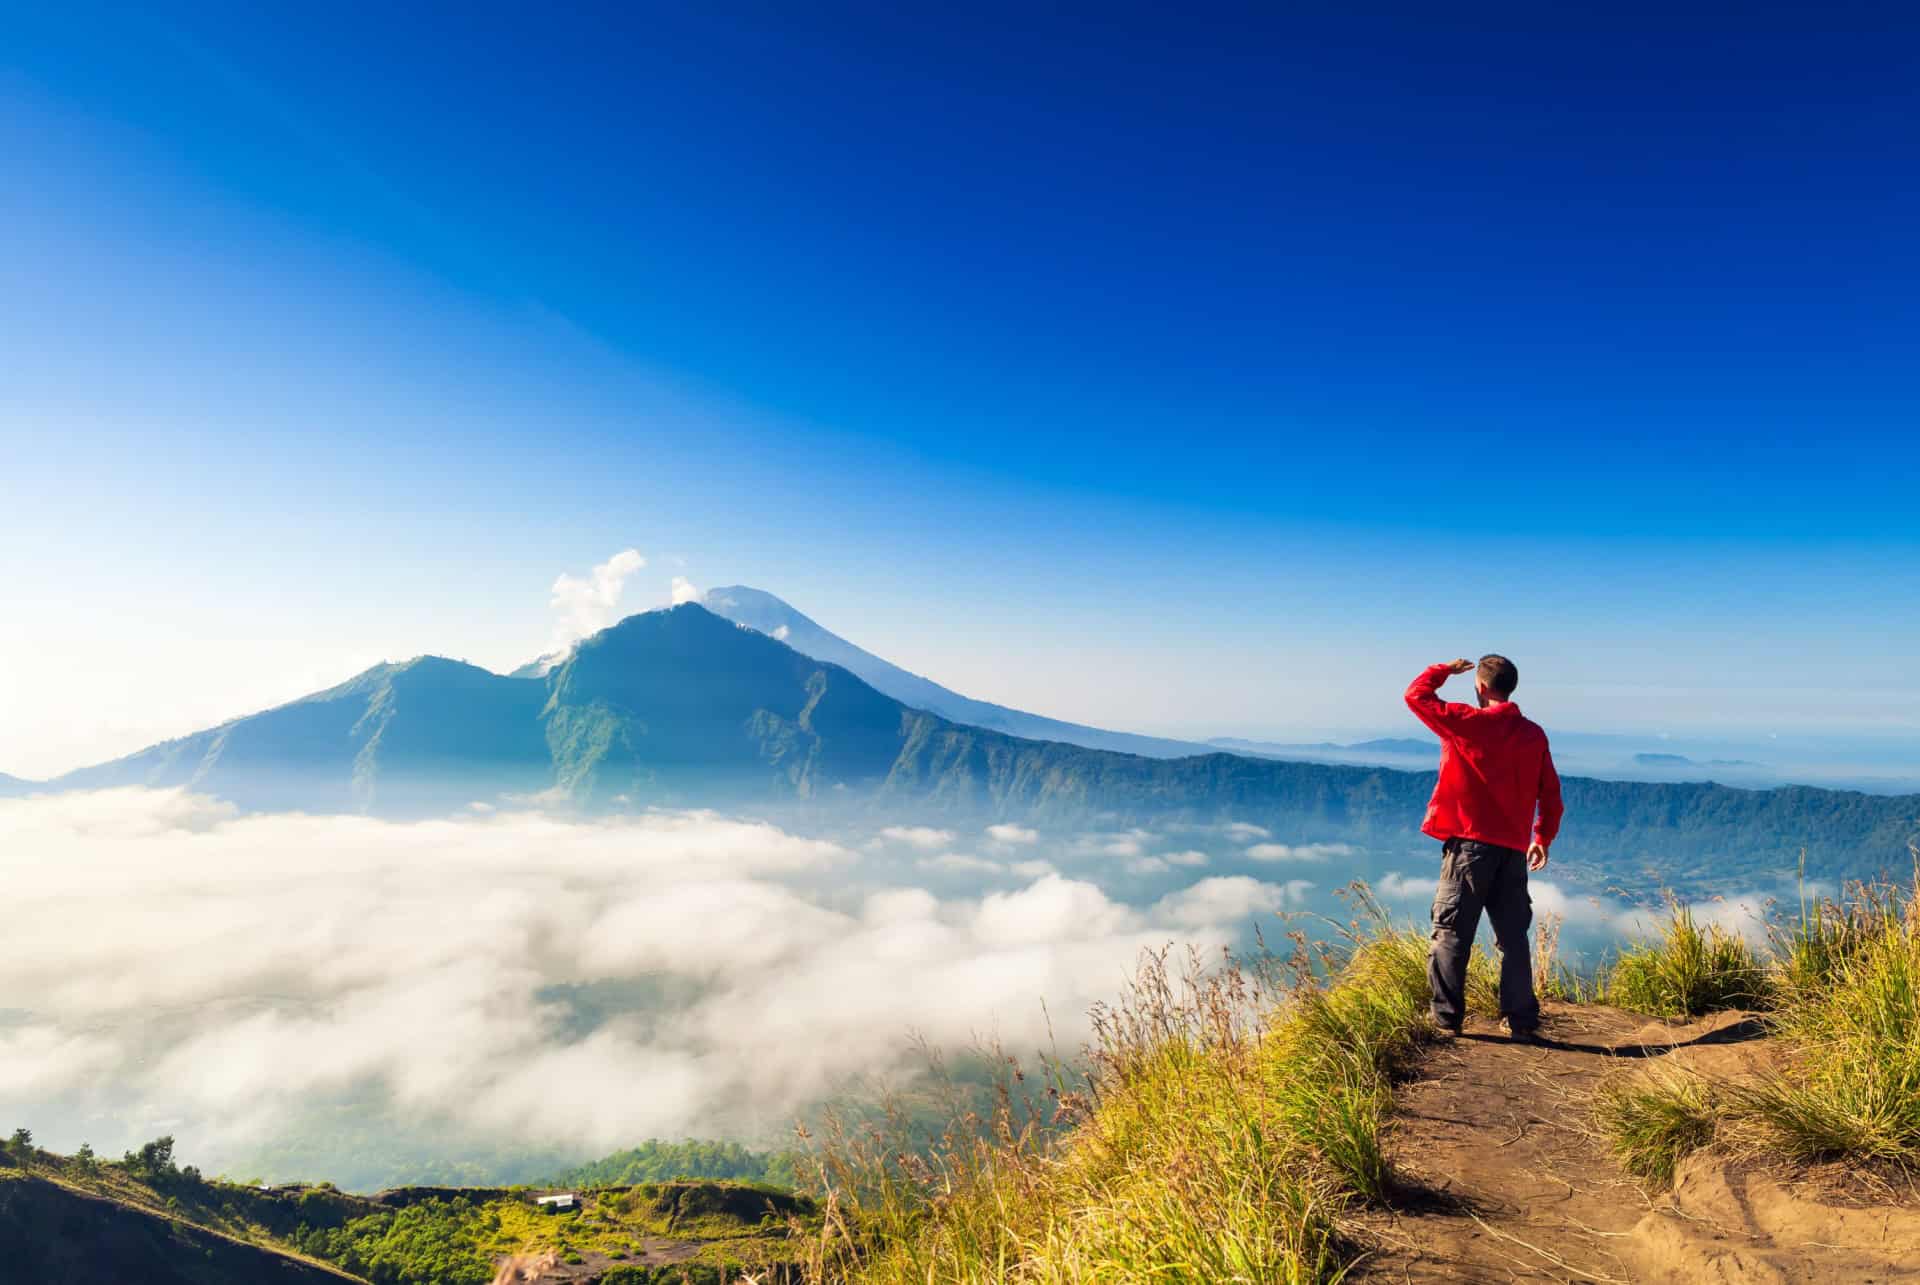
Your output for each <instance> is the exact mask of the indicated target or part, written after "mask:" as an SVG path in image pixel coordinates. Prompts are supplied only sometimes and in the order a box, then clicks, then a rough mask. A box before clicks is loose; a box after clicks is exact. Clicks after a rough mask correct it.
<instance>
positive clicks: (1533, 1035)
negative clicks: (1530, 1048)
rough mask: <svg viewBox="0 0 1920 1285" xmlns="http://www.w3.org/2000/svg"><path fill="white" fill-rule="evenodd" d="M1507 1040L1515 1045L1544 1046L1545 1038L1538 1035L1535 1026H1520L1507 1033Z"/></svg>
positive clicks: (1538, 1030)
mask: <svg viewBox="0 0 1920 1285" xmlns="http://www.w3.org/2000/svg"><path fill="white" fill-rule="evenodd" d="M1507 1038H1508V1039H1510V1040H1512V1041H1513V1042H1514V1043H1515V1044H1545V1043H1546V1042H1547V1037H1546V1036H1544V1035H1542V1034H1541V1033H1540V1028H1539V1027H1537V1026H1522V1027H1520V1028H1518V1029H1516V1030H1511V1031H1508V1032H1507Z"/></svg>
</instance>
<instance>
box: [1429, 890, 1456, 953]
mask: <svg viewBox="0 0 1920 1285" xmlns="http://www.w3.org/2000/svg"><path fill="white" fill-rule="evenodd" d="M1459 932H1460V884H1459V883H1458V882H1457V881H1456V880H1453V879H1451V878H1448V877H1447V875H1445V874H1442V875H1441V876H1440V887H1439V890H1438V891H1436V892H1435V893H1434V894H1433V939H1434V940H1435V941H1439V940H1440V939H1441V938H1442V937H1454V936H1458V935H1459Z"/></svg>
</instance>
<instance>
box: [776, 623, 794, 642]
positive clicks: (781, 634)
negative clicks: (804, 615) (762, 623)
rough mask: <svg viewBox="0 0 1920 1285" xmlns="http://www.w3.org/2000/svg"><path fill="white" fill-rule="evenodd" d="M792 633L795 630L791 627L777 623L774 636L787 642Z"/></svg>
mask: <svg viewBox="0 0 1920 1285" xmlns="http://www.w3.org/2000/svg"><path fill="white" fill-rule="evenodd" d="M792 633H793V630H791V629H789V628H788V627H787V626H785V625H777V626H775V628H774V631H773V635H772V636H773V637H775V638H777V639H779V640H780V641H781V642H785V641H786V640H787V638H788V637H789V636H790V635H791V634H792Z"/></svg>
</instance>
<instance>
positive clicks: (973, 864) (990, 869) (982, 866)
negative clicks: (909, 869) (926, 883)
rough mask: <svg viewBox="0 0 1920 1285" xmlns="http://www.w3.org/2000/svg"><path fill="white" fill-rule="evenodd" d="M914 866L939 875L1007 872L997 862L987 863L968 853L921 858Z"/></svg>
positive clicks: (983, 858)
mask: <svg viewBox="0 0 1920 1285" xmlns="http://www.w3.org/2000/svg"><path fill="white" fill-rule="evenodd" d="M914 865H916V866H918V867H919V868H920V869H922V870H932V871H935V872H936V873H939V874H978V875H998V874H1005V873H1006V872H1007V868H1006V867H1005V866H1003V865H1001V864H1000V863H999V862H998V861H989V860H987V859H986V858H985V857H976V856H974V855H973V854H972V853H968V852H943V853H941V854H940V855H939V856H937V857H922V858H920V860H918V861H916V862H914Z"/></svg>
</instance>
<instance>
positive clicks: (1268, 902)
mask: <svg viewBox="0 0 1920 1285" xmlns="http://www.w3.org/2000/svg"><path fill="white" fill-rule="evenodd" d="M1312 889H1313V885H1312V884H1311V883H1309V882H1307V881H1306V880H1305V879H1290V880H1288V881H1287V882H1286V883H1284V884H1280V883H1267V882H1265V881H1263V880H1260V879H1254V878H1250V877H1249V876H1247V875H1216V876H1214V877H1213V878H1211V879H1202V880H1201V881H1200V882H1199V883H1196V884H1194V885H1193V886H1192V887H1191V888H1182V889H1181V890H1180V891H1179V892H1174V893H1169V894H1167V895H1166V896H1165V897H1162V898H1161V899H1160V901H1159V903H1158V904H1157V905H1155V906H1154V914H1155V915H1156V916H1157V917H1159V918H1161V919H1165V920H1168V921H1170V922H1172V923H1176V924H1180V925H1182V926H1190V927H1198V926H1200V925H1203V924H1222V923H1234V922H1238V921H1243V920H1247V919H1251V918H1255V917H1257V916H1260V915H1267V914H1272V913H1273V912H1274V911H1277V910H1284V909H1286V908H1287V907H1288V906H1289V905H1298V904H1299V903H1300V902H1301V901H1302V900H1303V899H1304V898H1305V897H1306V895H1307V893H1308V892H1310V891H1312Z"/></svg>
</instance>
